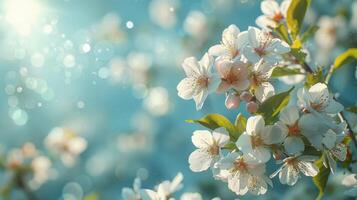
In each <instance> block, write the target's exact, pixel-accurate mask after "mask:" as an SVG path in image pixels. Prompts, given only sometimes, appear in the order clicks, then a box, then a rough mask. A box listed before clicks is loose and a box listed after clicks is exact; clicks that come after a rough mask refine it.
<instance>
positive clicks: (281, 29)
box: [274, 24, 291, 44]
mask: <svg viewBox="0 0 357 200" xmlns="http://www.w3.org/2000/svg"><path fill="white" fill-rule="evenodd" d="M274 33H275V34H277V36H279V38H280V39H282V40H284V41H285V42H287V43H288V44H291V39H290V37H289V33H288V30H287V29H286V26H285V25H284V24H279V25H278V27H276V28H275V29H274Z"/></svg>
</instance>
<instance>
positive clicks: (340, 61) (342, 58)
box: [333, 48, 357, 70]
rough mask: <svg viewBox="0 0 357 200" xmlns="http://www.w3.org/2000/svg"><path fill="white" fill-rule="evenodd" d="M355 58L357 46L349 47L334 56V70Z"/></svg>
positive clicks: (356, 57)
mask: <svg viewBox="0 0 357 200" xmlns="http://www.w3.org/2000/svg"><path fill="white" fill-rule="evenodd" d="M356 59H357V48H350V49H348V50H347V51H345V52H343V53H342V54H340V55H339V56H337V57H336V59H335V62H334V64H333V69H334V70H336V69H338V68H340V67H341V66H342V65H345V64H348V63H350V62H352V61H353V60H356Z"/></svg>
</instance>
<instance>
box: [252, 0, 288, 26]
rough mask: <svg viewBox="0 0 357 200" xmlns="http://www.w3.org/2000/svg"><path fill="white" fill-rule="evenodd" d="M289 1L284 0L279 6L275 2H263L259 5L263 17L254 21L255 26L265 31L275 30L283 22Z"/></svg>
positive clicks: (269, 0) (265, 0) (267, 0)
mask: <svg viewBox="0 0 357 200" xmlns="http://www.w3.org/2000/svg"><path fill="white" fill-rule="evenodd" d="M290 3H291V0H284V1H283V2H281V4H280V5H279V4H278V3H277V2H276V1H275V0H264V1H262V3H261V4H260V9H261V10H262V13H263V15H261V16H259V17H258V18H257V19H256V21H255V22H256V24H257V25H258V26H259V27H261V28H265V29H272V28H276V27H277V26H278V25H279V24H280V23H281V22H282V21H284V20H285V18H286V15H287V11H288V8H289V5H290Z"/></svg>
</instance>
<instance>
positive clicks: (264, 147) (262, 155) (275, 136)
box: [236, 115, 285, 163]
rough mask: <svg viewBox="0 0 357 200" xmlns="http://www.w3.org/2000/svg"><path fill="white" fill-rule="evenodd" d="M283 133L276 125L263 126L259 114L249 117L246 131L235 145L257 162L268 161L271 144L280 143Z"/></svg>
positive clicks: (263, 122)
mask: <svg viewBox="0 0 357 200" xmlns="http://www.w3.org/2000/svg"><path fill="white" fill-rule="evenodd" d="M284 138H285V135H284V134H283V133H282V131H281V130H280V128H279V127H278V126H276V125H267V126H265V121H264V119H263V117H262V116H261V115H257V116H253V117H249V118H248V121H247V126H246V131H245V132H244V133H243V134H242V135H241V136H240V137H239V138H238V140H237V142H236V145H237V147H238V149H239V150H240V151H242V152H243V154H245V155H249V156H251V157H252V158H253V159H255V160H256V161H257V162H260V163H265V162H268V161H269V159H270V157H271V155H270V147H269V145H272V144H280V143H282V142H283V141H284Z"/></svg>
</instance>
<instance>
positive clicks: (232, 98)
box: [225, 93, 240, 110]
mask: <svg viewBox="0 0 357 200" xmlns="http://www.w3.org/2000/svg"><path fill="white" fill-rule="evenodd" d="M239 103H240V100H239V96H238V94H236V93H229V94H228V95H227V97H226V102H225V105H226V108H227V109H229V110H230V109H235V108H238V107H239Z"/></svg>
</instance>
